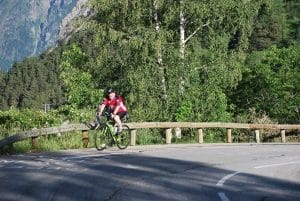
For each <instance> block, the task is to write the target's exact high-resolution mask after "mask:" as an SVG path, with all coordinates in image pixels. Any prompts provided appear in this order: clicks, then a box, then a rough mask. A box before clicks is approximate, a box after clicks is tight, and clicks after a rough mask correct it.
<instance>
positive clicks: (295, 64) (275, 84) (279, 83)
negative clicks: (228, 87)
mask: <svg viewBox="0 0 300 201" xmlns="http://www.w3.org/2000/svg"><path fill="white" fill-rule="evenodd" d="M299 55H300V46H299V45H297V44H296V45H293V46H290V47H288V48H282V49H279V48H277V47H276V46H272V47H270V48H269V49H267V50H265V51H261V52H259V51H258V52H253V53H252V54H251V56H249V58H248V59H247V66H246V70H245V71H244V73H243V79H242V81H241V82H240V83H239V85H238V87H237V89H236V91H234V93H233V94H232V96H231V101H232V102H233V103H234V104H235V105H236V106H237V111H236V113H237V114H242V113H247V111H248V110H249V109H251V108H255V109H256V111H259V112H265V113H266V114H267V115H268V116H269V117H271V118H272V119H275V120H276V121H278V122H280V123H298V122H299V121H300V108H299V106H300V82H299V81H300V68H299V66H300V57H299Z"/></svg>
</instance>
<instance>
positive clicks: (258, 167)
mask: <svg viewBox="0 0 300 201" xmlns="http://www.w3.org/2000/svg"><path fill="white" fill-rule="evenodd" d="M298 163H300V161H294V162H288V163H275V164H269V165H262V166H256V167H254V168H255V169H260V168H267V167H274V166H281V165H292V164H298Z"/></svg>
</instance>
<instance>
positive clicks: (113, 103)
mask: <svg viewBox="0 0 300 201" xmlns="http://www.w3.org/2000/svg"><path fill="white" fill-rule="evenodd" d="M105 109H107V111H108V113H109V115H110V118H111V119H113V120H114V121H115V122H116V123H117V133H120V132H121V131H122V121H121V119H123V118H124V117H125V116H126V115H127V108H126V106H125V105H124V102H123V99H122V97H121V96H119V95H117V94H116V92H115V91H114V90H112V89H109V90H108V92H107V96H106V97H105V98H104V99H103V101H102V103H101V104H100V105H99V106H98V110H97V114H96V116H97V117H98V116H100V115H101V114H102V112H103V111H104V110H105Z"/></svg>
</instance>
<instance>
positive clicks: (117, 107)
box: [113, 105, 120, 115]
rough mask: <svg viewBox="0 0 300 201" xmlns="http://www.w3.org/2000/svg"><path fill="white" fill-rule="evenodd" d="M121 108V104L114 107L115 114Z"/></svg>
mask: <svg viewBox="0 0 300 201" xmlns="http://www.w3.org/2000/svg"><path fill="white" fill-rule="evenodd" d="M119 109H120V105H117V106H116V108H115V109H114V112H113V115H116V114H117V113H118V111H119Z"/></svg>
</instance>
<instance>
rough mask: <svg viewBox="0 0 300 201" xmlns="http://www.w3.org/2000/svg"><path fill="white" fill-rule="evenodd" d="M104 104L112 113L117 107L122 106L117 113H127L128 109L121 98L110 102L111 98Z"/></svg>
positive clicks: (104, 101)
mask: <svg viewBox="0 0 300 201" xmlns="http://www.w3.org/2000/svg"><path fill="white" fill-rule="evenodd" d="M102 104H104V105H105V106H106V107H109V110H110V112H114V110H115V108H116V107H117V106H120V107H119V109H118V111H117V114H118V113H120V112H127V108H126V107H125V105H124V103H123V100H122V97H121V96H116V98H115V99H113V100H110V99H109V98H104V100H103V102H102Z"/></svg>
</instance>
